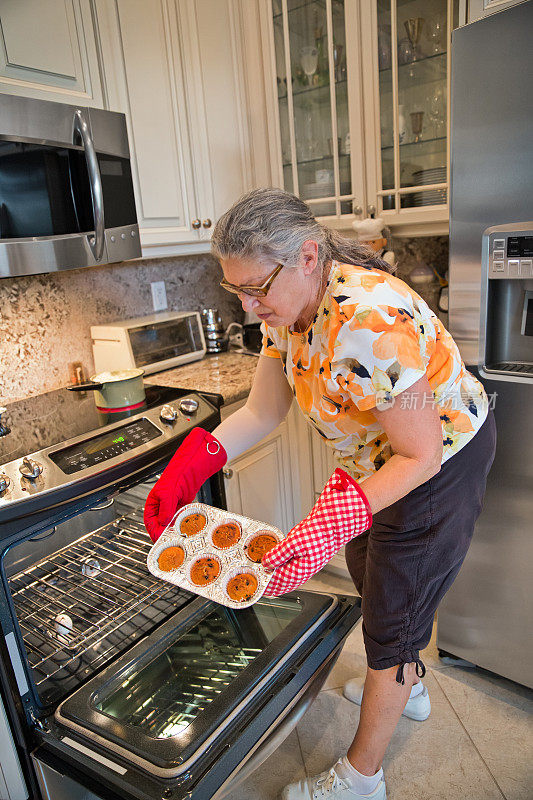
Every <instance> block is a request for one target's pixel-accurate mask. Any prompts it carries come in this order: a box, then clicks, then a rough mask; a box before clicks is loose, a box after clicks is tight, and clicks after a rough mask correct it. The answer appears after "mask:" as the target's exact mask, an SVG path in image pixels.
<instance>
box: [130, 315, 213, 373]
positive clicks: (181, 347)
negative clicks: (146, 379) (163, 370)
mask: <svg viewBox="0 0 533 800" xmlns="http://www.w3.org/2000/svg"><path fill="white" fill-rule="evenodd" d="M129 337H130V343H131V349H132V352H133V357H134V359H135V365H136V366H137V367H144V366H146V365H147V364H157V362H158V361H166V359H168V358H175V357H176V356H181V355H183V354H185V353H191V352H194V351H196V350H201V349H202V340H201V339H200V332H199V328H198V320H197V317H183V318H182V319H171V320H168V322H158V323H157V324H155V325H141V326H139V327H138V328H130V330H129Z"/></svg>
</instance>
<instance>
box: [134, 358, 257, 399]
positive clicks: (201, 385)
mask: <svg viewBox="0 0 533 800" xmlns="http://www.w3.org/2000/svg"><path fill="white" fill-rule="evenodd" d="M257 361H258V358H257V356H247V355H243V354H242V353H232V352H231V351H230V352H227V353H220V354H219V355H213V356H205V358H203V359H202V360H201V361H193V362H192V364H185V365H184V366H182V367H175V368H174V369H167V370H165V371H164V372H155V373H154V374H153V375H148V376H147V377H146V378H145V379H144V380H145V382H146V383H152V384H157V385H159V386H177V387H180V388H183V389H195V390H196V391H199V392H215V393H216V394H220V395H222V397H223V398H224V405H230V404H231V403H236V402H237V400H243V399H244V398H245V397H248V394H249V392H250V389H251V387H252V381H253V377H254V373H255V369H256V367H257Z"/></svg>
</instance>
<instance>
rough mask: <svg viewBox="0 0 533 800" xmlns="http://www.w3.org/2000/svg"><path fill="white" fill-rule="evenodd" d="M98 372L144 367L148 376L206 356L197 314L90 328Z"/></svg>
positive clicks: (173, 314)
mask: <svg viewBox="0 0 533 800" xmlns="http://www.w3.org/2000/svg"><path fill="white" fill-rule="evenodd" d="M91 337H92V342H93V355H94V366H95V369H96V372H97V373H99V372H106V371H107V370H115V369H130V368H132V367H142V369H144V371H145V373H146V374H147V375H150V374H151V373H153V372H160V371H161V370H164V369H170V368H171V367H178V366H180V365H181V364H188V363H189V362H191V361H198V360H199V359H201V358H203V357H204V356H205V352H206V347H205V337H204V331H203V328H202V322H201V318H200V314H199V313H198V311H163V312H160V313H158V314H150V315H149V316H146V317H136V318H135V319H128V320H123V321H122V322H111V323H109V324H107V325H93V326H92V327H91Z"/></svg>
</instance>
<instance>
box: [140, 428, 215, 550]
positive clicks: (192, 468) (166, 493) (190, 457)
mask: <svg viewBox="0 0 533 800" xmlns="http://www.w3.org/2000/svg"><path fill="white" fill-rule="evenodd" d="M227 460H228V456H227V454H226V451H225V450H224V448H223V447H222V445H221V444H220V442H219V441H218V439H216V438H215V437H214V436H213V435H212V434H210V433H208V432H207V431H204V429H203V428H193V429H192V431H191V432H190V433H189V435H188V436H187V437H186V438H185V439H184V440H183V443H182V444H181V445H180V447H178V449H177V450H176V452H175V454H174V455H173V456H172V458H171V459H170V461H169V464H168V466H167V467H166V469H165V470H164V472H163V474H162V475H161V477H160V478H159V480H158V481H157V483H156V484H155V486H154V487H153V489H152V491H151V492H150V494H149V495H148V497H147V499H146V505H145V507H144V524H145V526H146V530H147V531H148V533H149V534H150V538H151V539H152V541H153V542H156V541H157V540H158V539H159V537H160V536H161V534H162V533H163V531H164V529H165V528H166V526H167V525H168V523H169V522H170V521H171V519H172V517H173V516H174V514H175V513H176V511H177V510H178V509H179V508H181V507H182V506H186V505H187V503H192V501H193V500H194V498H195V497H196V494H197V492H198V489H199V488H200V486H201V485H202V483H204V481H206V480H207V479H208V478H210V477H211V475H214V474H215V472H218V470H219V469H222V467H223V466H224V464H225V463H226V461H227Z"/></svg>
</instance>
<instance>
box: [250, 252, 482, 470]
mask: <svg viewBox="0 0 533 800" xmlns="http://www.w3.org/2000/svg"><path fill="white" fill-rule="evenodd" d="M262 330H263V347H262V350H261V353H262V355H265V356H270V357H273V358H281V359H282V362H283V369H284V371H285V374H286V376H287V380H288V381H289V384H290V386H291V388H292V390H293V393H294V395H295V397H296V401H297V403H298V405H299V406H300V409H301V410H302V412H303V414H304V416H305V417H306V419H307V421H308V422H309V423H310V424H311V425H313V427H314V428H316V430H317V431H318V432H319V434H320V435H321V436H322V437H323V439H324V441H325V442H326V444H327V445H329V446H330V447H332V448H333V449H334V450H335V452H336V457H337V461H338V462H339V465H340V466H341V467H343V468H344V469H346V470H347V471H348V472H350V473H351V474H352V475H353V476H354V477H355V478H356V479H358V480H361V479H364V478H367V477H369V476H370V475H372V474H373V473H374V472H375V471H376V470H378V469H379V468H380V467H381V466H382V465H383V464H384V463H385V462H386V461H387V460H388V459H389V458H390V457H391V455H392V450H391V446H390V443H389V441H388V438H387V435H386V433H385V431H384V430H383V428H382V427H381V425H380V423H379V420H378V419H377V418H376V416H375V414H374V413H373V411H372V409H374V408H376V407H377V408H380V407H381V408H386V407H387V404H389V403H391V402H393V401H394V398H395V397H397V396H398V395H400V394H402V393H403V392H405V393H406V394H405V395H403V396H402V398H401V402H402V404H404V405H405V406H409V407H411V408H417V407H421V406H422V404H427V403H430V404H432V405H433V404H434V405H435V407H436V408H437V410H438V412H439V415H440V418H441V422H442V433H443V436H442V439H443V454H442V461H443V463H444V461H446V460H447V459H448V458H450V457H451V456H452V455H453V454H454V453H456V452H457V451H458V450H460V449H461V448H462V447H464V446H465V444H467V443H468V442H469V441H470V439H471V438H472V437H473V436H474V435H475V433H476V431H477V430H478V429H479V428H480V427H481V425H482V424H483V422H484V421H485V418H486V416H487V413H488V400H487V396H486V394H485V390H484V389H483V386H482V385H481V384H480V383H479V381H478V380H476V378H475V377H474V376H473V375H471V374H470V373H469V372H468V371H467V370H466V369H465V365H464V363H463V362H462V360H461V356H460V354H459V350H458V348H457V345H456V344H455V342H454V340H453V339H452V337H451V336H450V334H449V333H448V331H447V330H446V329H445V328H444V326H443V324H442V322H441V321H440V320H439V318H438V317H437V316H436V315H435V314H434V313H433V312H432V311H431V310H430V308H429V307H428V305H427V304H426V303H425V302H424V300H423V299H422V298H421V297H420V296H419V295H417V294H416V292H414V291H413V290H412V289H411V288H410V287H409V286H408V285H407V284H406V283H404V282H403V281H401V280H399V278H395V277H394V276H393V275H389V274H387V273H386V272H381V271H380V270H372V269H367V268H366V267H360V266H353V265H350V264H339V263H338V262H336V261H334V262H333V263H332V266H331V271H330V274H329V278H328V283H327V288H326V292H325V294H324V298H323V300H322V303H321V305H320V307H319V309H318V311H317V313H316V315H315V318H314V320H313V322H312V324H311V325H310V327H309V328H308V329H307V331H305V333H303V334H300V333H293V332H292V331H290V330H289V329H288V328H287V327H282V328H270V327H268V326H267V325H266V324H265V323H263V325H262ZM424 374H425V375H427V378H428V381H429V384H430V386H431V390H432V396H430V397H417V396H415V395H411V396H410V395H409V393H408V392H407V390H408V389H409V388H410V387H411V386H412V385H413V384H414V383H416V381H417V380H419V379H420V378H421V377H422V376H423V375H424Z"/></svg>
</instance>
